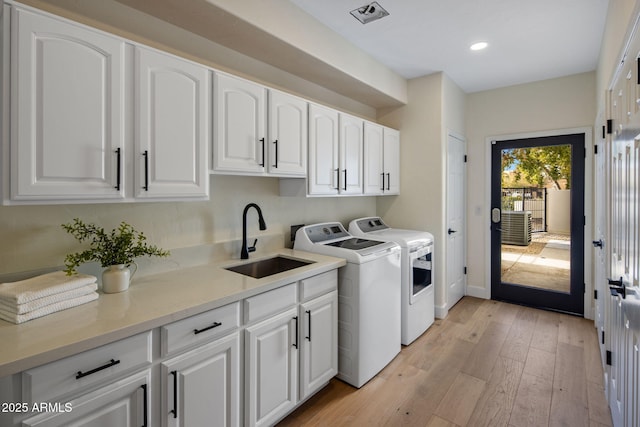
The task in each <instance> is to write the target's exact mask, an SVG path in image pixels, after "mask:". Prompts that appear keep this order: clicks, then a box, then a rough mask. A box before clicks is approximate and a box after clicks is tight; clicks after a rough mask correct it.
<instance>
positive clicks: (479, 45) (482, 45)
mask: <svg viewBox="0 0 640 427" xmlns="http://www.w3.org/2000/svg"><path fill="white" fill-rule="evenodd" d="M487 46H489V43H487V42H477V43H474V44H472V45H471V46H469V49H471V50H482V49H485V48H486V47H487Z"/></svg>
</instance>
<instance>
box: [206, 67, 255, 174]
mask: <svg viewBox="0 0 640 427" xmlns="http://www.w3.org/2000/svg"><path fill="white" fill-rule="evenodd" d="M214 98H215V106H214V110H215V111H214V121H213V128H214V132H215V137H214V140H213V147H214V148H213V170H214V172H226V173H234V172H235V173H247V172H248V173H253V174H260V173H263V172H264V170H265V166H264V165H265V157H266V156H265V154H266V151H265V150H266V144H267V141H266V132H265V118H266V107H267V89H266V88H265V87H263V86H260V85H258V84H256V83H253V82H250V81H247V80H243V79H239V78H235V77H232V76H229V75H226V74H221V73H215V75H214Z"/></svg>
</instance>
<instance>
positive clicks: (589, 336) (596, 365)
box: [583, 322, 604, 388]
mask: <svg viewBox="0 0 640 427" xmlns="http://www.w3.org/2000/svg"><path fill="white" fill-rule="evenodd" d="M583 325H584V326H583V328H584V339H585V345H584V363H585V369H586V374H587V381H589V382H592V383H595V384H599V385H601V386H602V387H603V388H604V370H603V369H602V363H603V361H602V356H601V354H600V345H599V343H598V331H597V329H596V328H595V326H594V324H593V323H592V322H584V323H583Z"/></svg>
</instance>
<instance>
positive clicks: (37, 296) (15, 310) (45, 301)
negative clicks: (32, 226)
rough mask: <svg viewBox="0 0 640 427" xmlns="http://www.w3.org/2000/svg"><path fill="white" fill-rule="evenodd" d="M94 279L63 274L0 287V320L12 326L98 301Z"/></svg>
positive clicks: (48, 275)
mask: <svg viewBox="0 0 640 427" xmlns="http://www.w3.org/2000/svg"><path fill="white" fill-rule="evenodd" d="M97 289H98V285H97V283H96V277H95V276H90V275H88V274H74V275H73V276H67V275H66V273H65V272H64V271H55V272H53V273H48V274H43V275H41V276H36V277H33V278H31V279H27V280H21V281H19V282H12V283H2V284H0V319H2V320H6V321H8V322H12V323H22V322H26V321H27V320H31V319H36V318H38V317H42V316H46V315H47V314H51V313H55V312H56V311H62V310H65V309H67V308H71V307H75V306H77V305H80V304H85V303H87V302H89V301H93V300H95V299H97V298H98V293H97V292H96V290H97Z"/></svg>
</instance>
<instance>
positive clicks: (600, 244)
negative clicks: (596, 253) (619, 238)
mask: <svg viewBox="0 0 640 427" xmlns="http://www.w3.org/2000/svg"><path fill="white" fill-rule="evenodd" d="M591 243H593V247H594V248H600V249H602V248H603V247H604V242H603V241H602V239H600V240H594V241H593V242H591Z"/></svg>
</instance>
